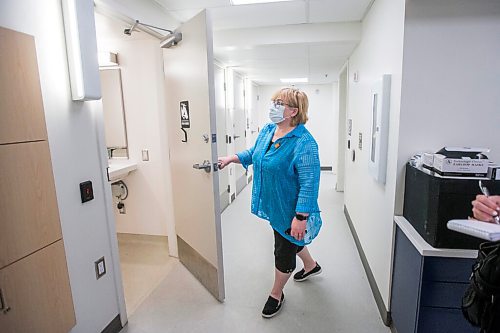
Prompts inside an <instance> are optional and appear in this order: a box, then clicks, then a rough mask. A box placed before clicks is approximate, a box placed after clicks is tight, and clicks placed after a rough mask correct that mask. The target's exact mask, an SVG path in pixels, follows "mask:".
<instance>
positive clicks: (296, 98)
mask: <svg viewBox="0 0 500 333" xmlns="http://www.w3.org/2000/svg"><path fill="white" fill-rule="evenodd" d="M271 99H272V100H273V101H276V100H277V99H281V100H282V101H283V102H284V103H285V104H286V105H288V106H290V107H292V108H296V109H298V112H297V114H296V115H295V116H294V117H292V119H291V123H290V124H291V125H292V126H297V125H298V124H305V123H307V120H308V119H309V118H308V117H307V109H308V107H309V100H308V99H307V95H306V94H305V93H304V92H303V91H300V90H299V89H297V88H290V87H287V88H281V89H280V90H278V91H277V92H275V93H274V95H273V97H271Z"/></svg>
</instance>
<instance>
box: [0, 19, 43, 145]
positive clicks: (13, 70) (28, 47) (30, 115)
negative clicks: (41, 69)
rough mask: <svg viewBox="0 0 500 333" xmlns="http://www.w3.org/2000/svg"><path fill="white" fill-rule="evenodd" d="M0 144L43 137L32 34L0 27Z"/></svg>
mask: <svg viewBox="0 0 500 333" xmlns="http://www.w3.org/2000/svg"><path fill="white" fill-rule="evenodd" d="M0 45H1V47H0V144H3V143H12V142H23V141H34V140H45V139H47V130H46V128H45V114H44V111H43V102H42V93H41V89H40V78H39V76H38V64H37V58H36V50H35V40H34V38H33V36H30V35H26V34H23V33H20V32H17V31H13V30H9V29H5V28H2V27H0Z"/></svg>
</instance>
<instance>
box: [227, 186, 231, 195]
mask: <svg viewBox="0 0 500 333" xmlns="http://www.w3.org/2000/svg"><path fill="white" fill-rule="evenodd" d="M227 193H231V185H227Z"/></svg>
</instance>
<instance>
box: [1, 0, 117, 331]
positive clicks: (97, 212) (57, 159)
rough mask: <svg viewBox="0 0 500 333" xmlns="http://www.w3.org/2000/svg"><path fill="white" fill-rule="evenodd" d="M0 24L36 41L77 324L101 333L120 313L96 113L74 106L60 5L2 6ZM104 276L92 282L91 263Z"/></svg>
mask: <svg viewBox="0 0 500 333" xmlns="http://www.w3.org/2000/svg"><path fill="white" fill-rule="evenodd" d="M0 25H1V26H4V27H6V28H9V29H13V30H17V31H21V32H24V33H27V34H30V35H33V36H35V42H36V50H37V58H38V67H39V72H40V83H41V90H42V98H43V104H44V109H45V118H46V123H47V130H48V138H49V145H50V150H51V157H52V165H53V171H54V178H55V185H56V192H57V201H58V205H59V212H60V218H61V226H62V233H63V237H64V245H65V249H66V259H67V262H68V270H69V278H70V284H71V291H72V294H73V302H74V308H75V313H76V320H77V324H76V326H75V328H74V329H73V330H72V332H82V333H88V332H100V331H101V330H102V329H103V328H104V327H105V326H106V325H107V324H108V323H109V322H110V321H111V320H112V319H113V318H114V317H115V316H116V315H117V314H118V311H119V308H118V302H117V294H116V285H115V282H114V279H113V274H114V270H113V267H112V264H111V244H112V243H111V241H110V233H109V232H108V224H107V217H106V209H107V207H106V206H105V202H104V199H103V197H104V196H105V195H106V193H105V183H104V179H103V175H104V165H103V163H104V160H102V162H101V159H100V154H101V151H100V150H99V148H98V147H97V143H96V137H97V135H98V133H97V129H96V125H95V124H96V120H95V119H94V117H95V113H94V112H95V111H97V112H99V111H100V110H99V107H95V109H96V110H93V108H94V106H95V105H96V104H100V102H72V101H71V93H70V86H69V76H68V70H67V58H66V46H65V39H64V30H63V21H62V14H61V1H60V0H47V1H37V0H25V1H17V0H4V1H2V2H1V5H0ZM85 180H91V181H92V183H93V187H94V196H95V199H94V200H93V201H90V202H88V203H85V204H82V203H81V200H80V193H79V183H80V182H82V181H85ZM102 256H104V257H105V259H106V264H107V274H106V275H105V276H104V277H103V278H101V279H99V280H96V276H95V271H94V261H96V260H97V259H99V258H100V257H102Z"/></svg>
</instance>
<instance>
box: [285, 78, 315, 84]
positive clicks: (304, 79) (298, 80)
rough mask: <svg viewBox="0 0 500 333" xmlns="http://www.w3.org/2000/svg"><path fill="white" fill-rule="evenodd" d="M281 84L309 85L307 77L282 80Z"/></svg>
mask: <svg viewBox="0 0 500 333" xmlns="http://www.w3.org/2000/svg"><path fill="white" fill-rule="evenodd" d="M280 81H281V83H307V82H309V80H308V79H307V77H295V78H290V79H280Z"/></svg>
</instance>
